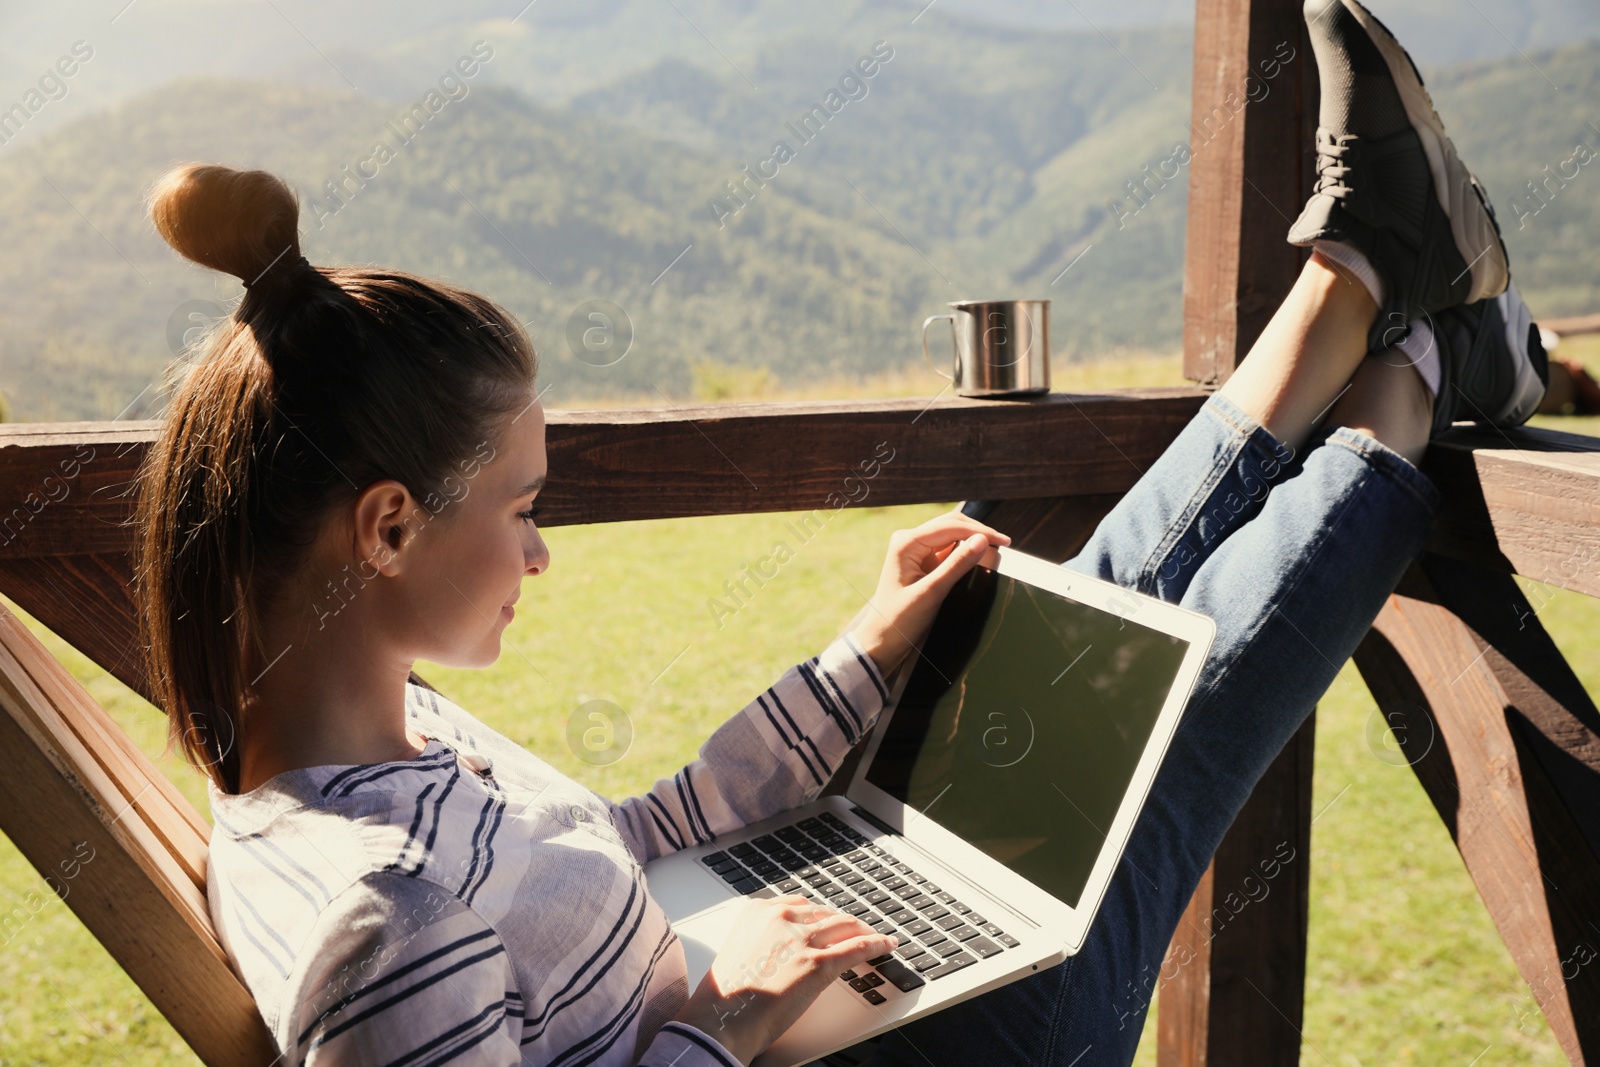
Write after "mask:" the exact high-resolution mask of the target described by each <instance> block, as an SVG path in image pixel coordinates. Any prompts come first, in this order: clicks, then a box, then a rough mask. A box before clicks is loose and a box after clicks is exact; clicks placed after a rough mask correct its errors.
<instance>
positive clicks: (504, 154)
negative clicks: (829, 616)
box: [0, 0, 1600, 419]
mask: <svg viewBox="0 0 1600 1067" xmlns="http://www.w3.org/2000/svg"><path fill="white" fill-rule="evenodd" d="M619 2H620V0H619ZM752 4H753V7H754V8H760V7H761V5H760V4H759V3H756V2H755V0H752ZM622 7H623V9H624V10H631V9H629V8H627V5H626V4H623V5H622ZM852 10H857V11H866V12H867V13H868V14H869V15H870V14H871V10H872V9H871V8H870V5H861V7H860V8H859V9H852ZM934 10H937V9H934ZM545 17H550V16H548V15H546V16H545ZM596 17H598V16H596ZM862 17H863V18H865V17H866V16H865V15H863V16H862ZM929 17H931V14H930V16H929ZM795 18H797V19H798V16H796V17H795ZM739 25H747V24H746V23H738V24H736V25H735V24H730V28H729V29H728V30H727V32H728V33H729V34H730V35H734V31H735V30H737V29H738V26H739ZM919 25H920V24H919ZM870 29H871V27H870V26H869V25H868V24H867V23H865V22H863V23H862V24H861V25H860V26H859V30H860V32H859V33H854V35H847V36H846V38H845V39H846V42H847V43H841V38H840V35H839V34H838V33H836V32H833V31H831V30H830V31H829V32H826V33H817V32H809V31H804V30H803V28H802V29H800V30H796V32H794V33H793V34H792V35H791V36H789V37H787V38H785V39H784V41H783V42H782V44H781V46H780V45H778V44H773V45H770V46H765V47H761V48H756V49H753V50H751V51H750V52H748V54H740V56H739V63H738V68H739V69H737V70H733V69H728V68H726V67H724V68H723V69H722V70H720V71H718V70H715V69H713V68H711V67H707V66H704V65H702V64H698V63H690V62H687V61H685V60H682V59H679V58H665V59H661V60H659V61H657V62H655V63H653V64H652V65H648V66H645V67H642V68H640V69H637V70H633V71H630V72H628V73H626V74H625V75H623V76H621V77H619V78H618V79H616V80H615V81H613V82H610V83H607V84H604V85H599V86H595V87H592V88H588V89H585V90H583V91H579V92H574V93H572V94H570V97H569V98H568V99H567V100H566V101H565V102H564V103H558V104H552V103H550V102H549V101H544V102H540V101H536V100H534V99H532V98H530V96H529V95H528V94H526V93H523V92H519V91H516V90H511V89H507V88H505V87H504V86H503V85H499V84H495V83H494V82H493V81H492V80H491V79H490V78H489V77H488V73H489V72H490V71H493V70H495V69H496V67H495V64H497V63H500V62H501V60H502V59H506V58H510V57H509V56H507V55H504V54H503V53H502V52H500V51H499V50H497V51H496V54H495V57H494V59H493V60H492V61H491V62H489V63H488V64H486V65H485V66H484V67H483V72H482V73H481V74H480V75H479V76H477V77H476V78H474V79H472V80H470V81H468V82H467V83H466V84H465V86H464V88H463V90H462V91H463V92H464V93H465V95H464V96H462V97H461V98H459V99H454V100H450V101H449V102H448V103H446V104H444V106H443V107H442V109H441V110H440V111H439V113H438V114H437V115H433V116H431V117H429V118H428V120H427V122H426V126H425V128H424V129H422V130H421V132H420V133H417V134H416V135H415V136H407V137H405V138H402V137H401V136H400V135H399V134H397V132H396V129H395V124H396V123H397V122H398V121H399V120H400V117H401V116H402V115H403V114H404V113H405V112H406V109H407V106H408V105H409V104H410V103H416V102H418V101H419V100H421V99H422V98H423V97H422V94H423V93H424V92H425V91H426V90H427V88H428V87H429V85H432V84H437V82H432V83H427V82H425V83H423V85H422V86H420V87H413V88H412V90H411V92H410V95H409V96H400V97H398V98H392V97H387V96H378V95H374V94H372V93H369V92H357V91H354V90H351V89H350V88H349V87H348V86H345V87H330V86H316V87H312V86H303V85H301V86H294V85H285V84H281V83H275V82H270V81H248V80H237V79H216V78H211V79H185V80H180V81H177V82H173V83H170V84H167V85H165V86H162V87H160V88H158V89H155V90H151V91H148V92H146V93H143V94H141V95H137V96H135V97H132V98H131V99H129V100H128V101H127V102H126V103H124V104H122V105H119V106H117V107H114V108H109V109H106V110H104V111H102V112H98V113H94V114H91V115H87V116H85V117H81V118H78V119H76V120H74V121H72V122H70V123H68V124H66V125H64V126H62V127H61V128H59V129H57V130H54V131H44V132H41V133H38V134H37V135H35V134H34V133H33V132H32V131H29V135H28V138H27V139H26V140H19V142H18V143H17V144H15V145H13V146H11V147H10V148H8V149H7V150H6V151H5V152H4V153H3V154H0V240H3V241H4V243H5V245H6V247H7V248H8V250H9V251H10V253H11V254H10V255H8V256H7V257H6V259H5V260H4V261H0V280H3V283H4V284H3V285H0V316H3V318H4V321H5V323H6V330H5V331H4V333H3V334H0V391H4V392H5V393H6V394H7V395H8V396H9V397H10V398H11V400H12V402H13V407H14V409H15V417H18V418H24V419H47V418H109V417H112V416H114V415H116V414H117V413H118V412H120V411H122V410H123V409H124V408H126V407H128V405H129V402H130V401H133V400H134V399H135V397H137V396H139V395H140V391H141V390H144V389H145V388H146V387H147V386H149V385H150V383H152V382H154V381H156V380H157V379H159V377H160V375H161V373H162V372H163V369H164V368H165V367H167V366H168V365H169V364H170V363H171V362H172V360H173V355H174V351H175V350H176V349H175V347H174V346H173V343H172V342H170V341H169V336H170V335H174V334H175V335H179V336H181V335H182V333H183V331H184V329H185V328H186V327H187V326H189V325H192V324H196V323H200V322H203V320H204V318H205V314H207V313H214V312H215V311H216V310H217V309H218V308H219V307H220V306H222V305H225V304H226V303H227V301H228V300H229V299H231V298H232V297H233V296H234V295H236V294H237V293H238V287H237V285H236V284H234V283H232V282H231V281H229V280H226V279H221V278H220V277H219V276H217V275H215V274H213V273H211V272H207V271H204V270H201V269H199V268H196V267H192V266H189V265H186V264H183V263H181V262H180V261H179V260H178V259H177V258H176V256H175V255H174V254H173V253H171V251H170V250H168V249H167V248H166V246H165V245H164V244H162V243H161V242H160V241H159V239H157V238H156V237H155V235H154V233H153V231H152V230H151V228H150V226H149V223H148V222H147V220H146V218H145V215H144V208H143V203H142V197H143V194H144V190H145V189H147V188H148V186H149V184H150V182H151V181H153V180H154V179H155V178H156V177H157V176H158V175H159V174H160V173H161V172H162V171H163V170H164V169H165V168H166V167H167V166H169V165H170V164H171V163H173V162H175V161H180V160H189V159H206V160H216V161H222V162H227V163H230V164H233V165H247V166H262V167H266V168H268V169H271V170H273V171H275V172H277V173H279V174H282V175H283V176H285V177H286V178H288V179H290V180H291V182H293V183H294V184H295V185H296V186H297V187H298V188H299V189H300V190H301V191H302V194H303V197H304V214H303V216H302V228H303V230H304V232H305V234H306V250H307V254H308V255H309V256H310V258H311V259H312V261H313V262H317V263H375V264H383V265H387V266H396V267H401V268H404V269H408V270H413V271H416V272H419V273H422V274H427V275H433V276H438V277H442V278H448V279H450V280H452V281H455V282H457V283H460V284H463V285H466V286H468V287H471V288H474V289H477V290H480V291H482V292H484V293H486V294H488V295H490V296H492V297H493V298H495V299H497V300H499V301H501V302H502V303H504V304H505V305H506V306H507V307H508V308H509V309H510V310H511V311H512V312H513V313H515V314H516V315H517V316H518V317H519V318H520V319H522V320H524V321H525V322H527V323H528V326H529V329H530V332H531V333H532V334H533V336H534V339H535V342H536V344H537V346H538V348H539V350H540V353H541V356H542V358H543V360H544V367H545V373H544V381H545V382H546V384H550V385H552V387H553V388H555V389H557V390H558V393H557V394H556V395H555V396H554V397H552V401H551V402H552V403H572V402H573V401H574V400H576V399H581V398H583V397H592V396H596V395H600V394H606V393H612V394H614V393H619V392H627V393H632V394H636V395H643V396H647V397H651V398H653V399H657V400H660V399H662V398H663V397H675V396H681V395H683V394H684V391H685V389H686V388H687V383H688V382H689V381H690V379H691V368H692V367H693V366H694V365H695V364H696V362H697V361H700V360H705V359H709V360H712V361H715V362H718V363H724V364H739V365H745V366H762V367H770V368H772V370H773V372H774V374H775V375H776V376H777V377H778V378H779V379H789V380H793V379H796V378H800V377H803V376H807V375H814V374H822V373H833V372H838V371H844V372H847V373H848V372H850V371H852V370H860V371H870V370H875V369H879V368H883V367H887V366H895V365H899V364H901V363H903V362H904V361H906V360H914V359H917V358H919V355H920V353H919V342H918V340H917V327H918V324H919V323H920V322H921V320H922V318H923V317H924V316H926V315H929V314H933V313H935V312H938V311H940V310H942V309H943V308H942V305H943V304H944V302H946V301H949V300H955V299H963V298H965V299H972V298H994V297H1001V296H1019V297H1020V296H1031V297H1048V298H1050V299H1051V300H1053V301H1054V308H1053V312H1054V314H1053V316H1052V319H1053V321H1052V342H1053V348H1054V350H1055V351H1056V353H1057V355H1058V356H1062V357H1067V358H1074V357H1082V356H1091V355H1094V356H1102V355H1107V354H1112V353H1114V352H1115V351H1116V350H1117V349H1119V348H1122V347H1132V348H1154V349H1165V350H1170V349H1171V348H1172V347H1175V346H1176V345H1177V343H1178V341H1179V338H1180V335H1181V311H1182V302H1181V294H1182V264H1183V240H1184V220H1185V214H1186V201H1187V188H1186V179H1187V171H1186V170H1185V169H1184V167H1183V166H1182V164H1181V160H1180V159H1179V156H1178V153H1177V152H1176V149H1177V148H1178V147H1179V146H1181V145H1187V144H1188V138H1189V137H1190V136H1191V134H1190V131H1189V129H1188V117H1189V105H1188V84H1189V70H1188V63H1189V41H1188V37H1187V34H1186V32H1185V31H1184V30H1182V29H1171V28H1167V29H1160V28H1158V29H1147V30H1113V29H1107V30H1106V31H1105V32H1104V34H1101V33H1097V32H1083V33H1043V32H1021V31H1017V30H1014V29H1009V28H1004V27H993V26H987V27H986V26H981V25H977V24H969V25H967V26H966V28H965V30H964V31H963V33H962V34H961V35H959V37H942V36H940V35H936V34H930V35H928V36H927V37H916V36H909V37H907V36H903V35H902V36H898V37H894V38H892V39H891V38H890V37H874V36H871V35H870V33H869V32H867V31H868V30H870ZM336 62H337V60H336ZM858 64H860V65H859V66H858ZM869 68H870V69H871V70H872V74H871V75H870V77H869V76H867V75H865V74H863V73H861V72H862V71H863V70H865V69H869ZM851 71H854V72H856V73H855V74H854V75H848V74H847V72H851ZM1425 73H1426V74H1427V77H1428V79H1429V85H1430V88H1431V89H1432V91H1433V95H1434V98H1435V101H1436V103H1437V104H1438V107H1439V110H1440V113H1441V114H1442V116H1443V117H1444V119H1445V122H1446V124H1447V126H1448V127H1449V128H1450V129H1451V131H1452V132H1453V134H1454V136H1455V138H1456V141H1457V143H1458V144H1459V146H1460V147H1461V149H1462V152H1463V155H1464V156H1465V157H1466V158H1467V159H1468V160H1469V161H1470V162H1471V163H1473V164H1474V165H1475V166H1476V167H1477V169H1478V173H1479V176H1480V177H1481V178H1482V180H1483V182H1484V184H1485V186H1486V187H1487V188H1488V190H1489V192H1490V193H1491V195H1492V196H1493V198H1494V200H1495V202H1496V204H1497V205H1498V207H1499V211H1500V218H1501V220H1502V225H1503V229H1504V230H1505V232H1506V241H1507V244H1508V246H1509V248H1510V251H1511V259H1512V267H1513V271H1514V274H1515V277H1516V281H1517V283H1518V285H1519V286H1520V287H1521V288H1522V290H1523V292H1524V294H1525V295H1526V296H1527V298H1528V300H1529V303H1530V304H1531V305H1532V306H1533V308H1534V310H1535V313H1536V314H1539V315H1544V316H1555V315H1565V314H1579V313H1587V312H1592V311H1594V310H1596V309H1597V308H1600V252H1597V251H1596V249H1595V247H1594V243H1593V240H1592V235H1593V234H1595V233H1597V232H1600V178H1597V175H1600V128H1596V127H1595V126H1594V125H1593V123H1596V122H1600V116H1596V115H1593V114H1590V113H1589V112H1588V111H1587V108H1588V106H1589V104H1590V103H1592V101H1594V100H1596V99H1600V45H1597V44H1595V43H1593V42H1587V43H1577V44H1573V45H1570V46H1567V47H1564V48H1560V49H1554V50H1545V51H1537V52H1528V53H1527V54H1526V55H1516V56H1512V57H1510V58H1502V59H1496V60H1485V61H1475V62H1472V63H1467V64H1457V65H1453V66H1449V67H1442V68H1431V67H1430V68H1425ZM747 78H748V79H751V80H752V81H754V83H755V84H757V85H759V86H760V90H759V91H758V92H752V91H751V89H750V85H749V84H748V83H747V82H746V80H745V79H747ZM830 94H831V95H830ZM423 114H425V115H426V114H427V112H426V110H425V109H424V112H423ZM806 116H810V119H809V123H808V124H803V123H802V120H803V119H805V118H806ZM379 139H384V140H386V142H392V147H393V149H394V158H393V159H392V160H391V161H389V162H386V163H383V164H382V166H381V167H379V168H378V170H377V173H376V175H375V176H373V177H371V178H369V179H368V180H366V181H365V183H364V184H362V183H358V182H356V180H355V179H353V178H347V177H346V173H347V172H346V169H345V168H355V167H356V166H357V165H358V164H359V163H360V162H361V161H362V160H363V159H371V158H372V157H371V152H372V149H373V147H374V143H375V142H376V141H377V140H379ZM779 145H782V146H784V150H783V151H778V146H779ZM1198 150H1203V147H1202V148H1200V149H1198ZM1585 153H1590V154H1588V155H1586V154H1585ZM368 172H369V173H371V171H370V166H369V171H368ZM1150 174H1155V175H1158V176H1159V175H1161V174H1166V175H1169V176H1170V178H1169V180H1166V181H1165V182H1164V183H1163V182H1161V181H1159V180H1153V179H1152V180H1147V179H1146V176H1147V175H1150ZM763 175H765V177H762V176H763ZM332 181H343V182H346V183H347V184H346V185H345V193H344V196H343V198H342V200H340V201H335V200H331V199H329V196H328V193H327V186H328V183H329V182H332ZM1136 181H1143V182H1146V184H1144V186H1143V188H1144V190H1145V192H1144V193H1143V195H1142V196H1141V197H1140V198H1139V199H1138V200H1135V199H1133V198H1132V196H1131V194H1130V193H1129V192H1128V188H1129V185H1130V183H1133V182H1136ZM1530 182H1532V183H1535V184H1534V186H1533V187H1531V188H1530V185H1529V183H1530ZM1536 192H1537V193H1538V194H1539V195H1538V197H1537V198H1536V197H1535V193H1536ZM1285 227H1286V228H1287V222H1285ZM596 299H598V300H605V301H610V302H613V303H615V304H617V305H620V306H622V307H623V308H624V309H625V310H626V313H627V315H628V317H629V318H630V319H631V322H632V327H633V332H634V335H635V336H634V341H633V347H632V348H631V349H630V350H629V351H628V353H627V355H626V357H625V358H623V359H621V360H620V361H619V362H615V363H611V364H610V365H606V366H601V365H598V364H600V363H605V362H606V360H605V359H600V358H597V357H595V356H594V355H593V354H592V353H589V352H588V351H586V350H583V349H582V346H581V345H577V344H576V343H575V342H569V340H568V335H569V325H571V324H572V322H574V321H575V322H576V323H577V328H576V332H575V333H574V334H573V336H574V337H579V336H581V335H582V332H583V329H584V328H585V327H584V323H586V322H588V321H589V320H588V319H586V318H585V317H584V314H585V312H586V309H584V308H583V307H582V305H584V303H585V302H586V301H589V300H596ZM194 301H210V302H212V303H211V304H201V305H199V306H198V312H199V313H201V314H200V319H199V320H193V321H191V320H190V319H188V318H186V316H187V315H188V314H189V313H190V312H191V311H196V310H197V309H196V308H195V307H191V306H189V305H190V304H191V302H194ZM575 316H576V319H575V318H574V317H575ZM580 355H582V356H583V357H584V358H582V359H580V358H579V356H580ZM936 384H937V383H935V382H934V381H933V379H932V377H931V375H930V392H932V391H933V387H934V385H936ZM158 392H159V391H158V390H155V389H150V390H149V391H147V392H146V393H145V395H144V397H143V398H142V399H141V400H139V401H138V402H137V403H136V404H134V406H133V407H132V408H131V409H130V412H129V413H130V414H132V415H137V414H140V413H141V412H143V411H145V410H146V409H147V406H148V404H149V403H150V402H151V400H152V398H153V397H155V396H156V395H157V394H158Z"/></svg>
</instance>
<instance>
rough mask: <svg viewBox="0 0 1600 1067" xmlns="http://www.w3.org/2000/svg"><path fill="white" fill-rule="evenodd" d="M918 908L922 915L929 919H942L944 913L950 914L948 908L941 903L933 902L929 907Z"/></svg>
mask: <svg viewBox="0 0 1600 1067" xmlns="http://www.w3.org/2000/svg"><path fill="white" fill-rule="evenodd" d="M920 910H921V912H922V917H923V918H924V919H928V920H930V921H931V920H933V919H942V918H944V917H945V916H946V915H949V914H950V909H949V908H947V907H945V906H944V905H943V904H935V905H934V906H933V907H931V908H922V909H920Z"/></svg>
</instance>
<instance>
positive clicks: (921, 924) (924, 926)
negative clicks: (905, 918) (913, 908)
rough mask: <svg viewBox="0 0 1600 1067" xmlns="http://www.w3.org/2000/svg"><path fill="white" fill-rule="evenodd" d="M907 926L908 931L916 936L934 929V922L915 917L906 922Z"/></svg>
mask: <svg viewBox="0 0 1600 1067" xmlns="http://www.w3.org/2000/svg"><path fill="white" fill-rule="evenodd" d="M905 927H906V933H908V934H910V935H911V936H912V937H916V936H917V935H919V934H925V933H927V932H928V931H929V930H932V929H933V924H932V923H930V922H929V921H928V920H926V919H913V920H912V921H911V922H908V923H906V924H905Z"/></svg>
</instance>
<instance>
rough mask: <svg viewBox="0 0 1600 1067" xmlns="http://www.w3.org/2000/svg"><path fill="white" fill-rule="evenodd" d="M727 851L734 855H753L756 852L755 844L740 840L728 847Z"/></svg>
mask: <svg viewBox="0 0 1600 1067" xmlns="http://www.w3.org/2000/svg"><path fill="white" fill-rule="evenodd" d="M728 851H729V852H731V853H732V854H733V855H735V856H741V857H742V856H754V855H755V854H756V846H754V845H752V844H751V843H750V842H748V841H741V842H739V843H738V844H737V845H734V846H732V847H731V848H729V849H728Z"/></svg>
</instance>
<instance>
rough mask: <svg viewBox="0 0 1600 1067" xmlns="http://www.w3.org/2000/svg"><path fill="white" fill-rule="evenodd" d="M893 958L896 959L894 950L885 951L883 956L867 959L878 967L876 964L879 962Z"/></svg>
mask: <svg viewBox="0 0 1600 1067" xmlns="http://www.w3.org/2000/svg"><path fill="white" fill-rule="evenodd" d="M892 959H894V953H893V952H885V953H884V954H883V955H881V956H874V957H872V958H871V959H870V960H868V961H867V963H869V964H871V965H872V966H874V967H876V966H878V964H880V963H884V962H885V961H887V960H892Z"/></svg>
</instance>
